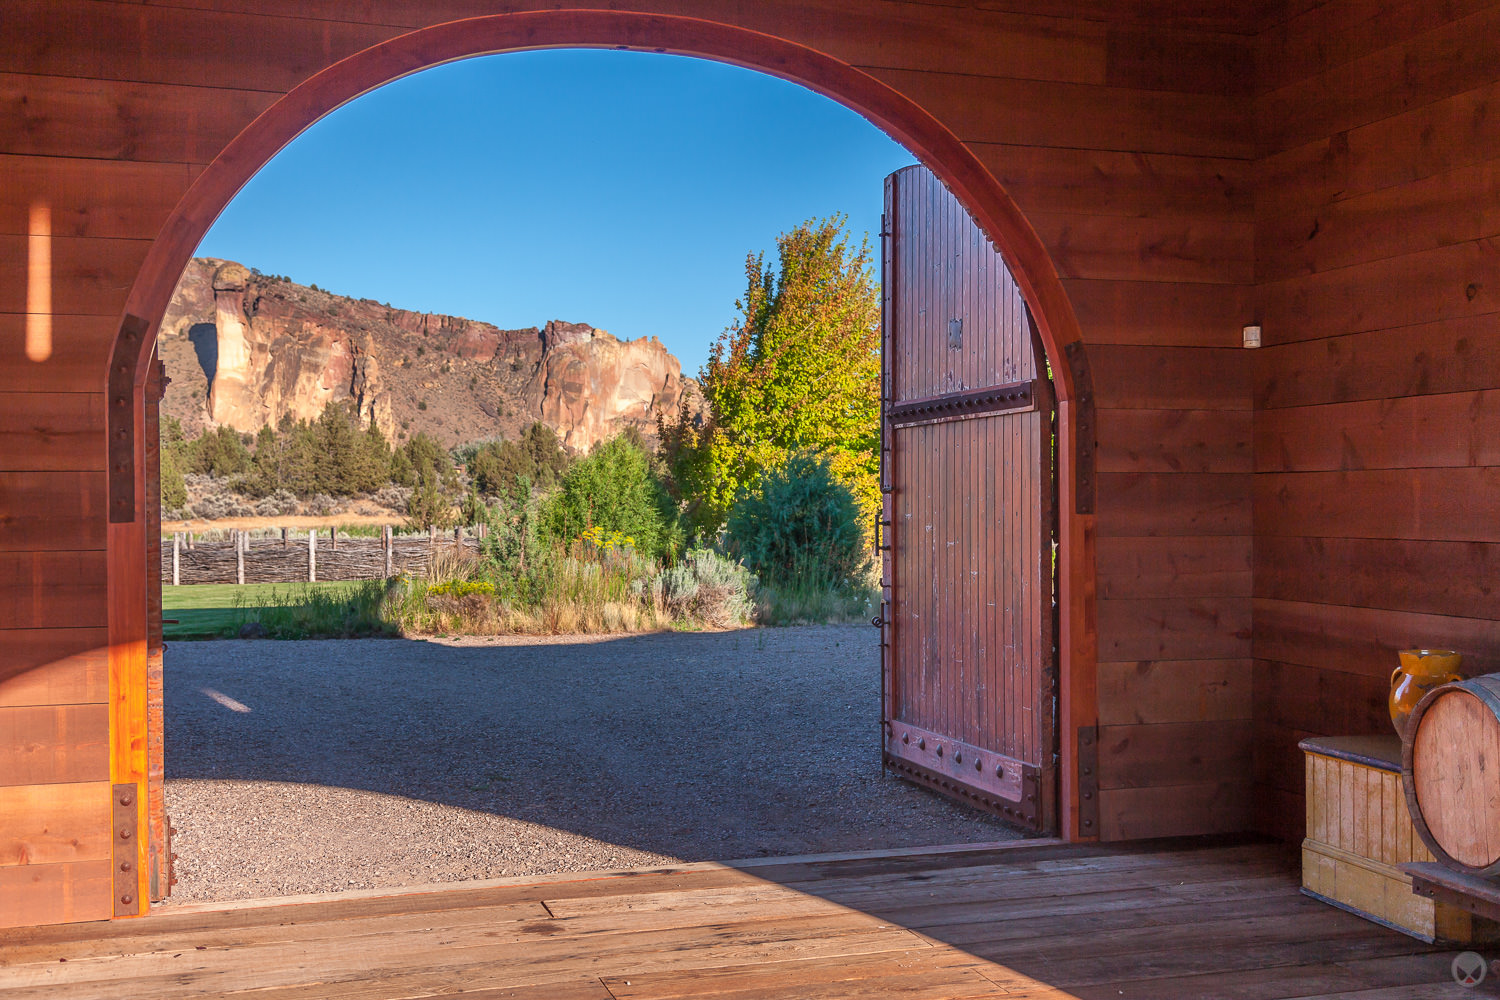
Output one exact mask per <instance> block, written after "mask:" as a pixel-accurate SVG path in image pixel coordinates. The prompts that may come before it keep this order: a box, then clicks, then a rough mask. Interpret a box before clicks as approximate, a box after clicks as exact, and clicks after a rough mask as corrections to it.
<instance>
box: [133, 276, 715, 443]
mask: <svg viewBox="0 0 1500 1000" xmlns="http://www.w3.org/2000/svg"><path fill="white" fill-rule="evenodd" d="M157 343H158V350H159V352H160V356H161V359H162V361H163V362H165V364H166V366H167V374H168V375H169V376H170V377H171V379H172V384H171V385H170V386H169V387H168V389H167V396H166V399H165V400H164V401H163V404H162V406H163V411H164V412H165V413H168V414H170V415H172V416H175V417H177V418H178V419H179V420H181V421H182V423H183V426H184V428H185V429H186V430H187V432H188V433H189V434H190V435H193V434H196V433H198V432H199V431H200V430H202V429H204V428H206V427H213V426H218V425H227V426H229V427H233V428H234V429H236V430H239V431H245V432H249V433H254V432H255V431H257V430H259V429H260V428H261V427H263V426H265V425H266V424H268V423H269V424H276V423H278V422H279V421H280V420H281V419H282V418H283V417H284V416H290V417H292V418H293V419H306V420H315V419H316V418H317V417H318V415H319V414H320V413H322V412H323V408H324V407H325V406H326V405H327V404H328V403H330V402H342V401H348V402H349V403H350V404H351V406H352V407H353V409H354V411H355V412H356V413H358V414H359V416H360V418H361V419H362V420H364V421H374V422H375V423H376V424H377V425H379V427H380V428H381V430H382V431H384V432H385V434H386V435H387V436H388V437H389V438H390V439H391V440H392V441H394V442H398V443H399V442H400V441H401V440H404V439H405V438H407V437H409V436H410V435H412V434H415V433H417V432H418V431H426V432H427V433H429V434H431V435H432V436H433V437H435V438H437V439H438V440H440V441H442V442H443V443H444V444H446V445H450V446H451V445H455V444H460V443H463V442H466V441H475V440H480V439H483V438H491V437H496V436H499V435H502V434H503V435H505V436H507V437H515V436H516V434H517V433H518V432H519V431H520V430H521V428H523V427H525V426H526V425H527V424H530V423H532V422H533V421H537V420H540V421H542V422H543V423H545V424H548V425H549V426H551V427H552V428H553V429H554V430H556V431H557V433H558V434H559V436H560V437H561V438H562V439H563V442H564V443H565V444H566V445H567V446H568V447H570V448H572V449H574V450H577V451H587V450H588V449H589V448H592V447H593V446H594V444H595V443H597V442H599V441H601V440H604V439H605V438H608V437H611V436H612V435H614V434H617V433H619V432H620V431H622V430H625V429H626V428H627V427H635V428H637V429H639V430H641V431H643V432H644V433H646V434H647V435H648V436H650V435H654V434H655V431H656V419H657V416H658V415H659V414H660V415H663V416H666V417H668V418H670V417H672V416H673V415H675V414H676V413H677V412H678V410H679V409H680V407H681V403H682V399H683V396H684V394H685V393H686V394H687V396H688V399H689V405H690V411H691V412H692V413H693V414H697V415H701V413H702V412H703V411H702V404H701V396H700V395H699V394H698V393H697V391H696V390H697V385H696V383H695V382H694V381H693V380H692V379H690V378H685V377H683V375H682V365H681V363H680V362H679V361H678V360H677V358H675V357H674V356H673V355H672V354H671V353H670V352H669V351H667V349H666V348H665V347H663V346H662V345H661V343H660V342H659V341H658V340H657V339H656V338H655V337H650V338H641V339H640V340H631V341H622V340H618V339H616V338H615V337H612V336H610V334H608V333H607V332H605V331H604V330H597V329H595V328H594V327H591V326H589V325H587V324H584V323H564V322H562V321H560V320H553V321H551V322H549V323H547V325H546V326H544V327H541V328H537V327H528V328H526V329H521V330H502V329H500V328H499V327H496V326H494V325H492V324H490V323H483V322H480V321H478V320H472V319H464V318H463V317H459V316H444V315H441V314H437V313H419V312H411V311H409V310H405V309H397V308H393V307H392V306H389V305H386V304H383V303H380V302H375V301H373V300H371V299H351V298H347V297H345V296H342V295H335V294H333V293H331V292H328V291H325V290H323V289H320V288H317V287H316V286H306V285H299V284H297V283H295V282H293V281H289V280H287V279H286V278H281V277H277V276H274V275H264V274H260V273H258V272H256V271H253V270H251V269H250V268H247V267H245V266H244V265H242V264H237V263H235V262H233V261H224V260H215V259H212V258H205V257H195V258H194V259H193V260H192V261H191V262H190V263H189V264H188V267H187V269H186V270H185V271H184V272H183V274H182V278H181V280H180V281H179V282H178V283H177V288H176V290H175V291H174V293H173V295H172V302H171V305H170V306H169V308H168V309H167V314H166V317H165V318H164V319H163V320H162V325H161V330H160V332H159V334H158V341H157Z"/></svg>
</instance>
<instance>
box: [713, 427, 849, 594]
mask: <svg viewBox="0 0 1500 1000" xmlns="http://www.w3.org/2000/svg"><path fill="white" fill-rule="evenodd" d="M727 542H728V548H729V552H730V554H731V555H734V556H737V557H739V558H740V559H742V560H743V561H744V563H745V565H746V566H748V567H749V568H750V570H751V571H752V572H754V573H755V574H756V575H757V576H759V577H760V579H761V580H763V581H764V582H766V583H768V584H770V585H772V586H778V587H779V586H788V585H792V584H797V583H812V584H814V585H821V586H844V585H848V584H851V583H854V582H855V581H856V580H857V579H858V578H859V577H860V576H861V575H862V574H863V573H864V571H865V569H866V567H867V566H868V565H869V552H868V550H867V549H866V547H865V544H864V538H863V534H862V532H861V521H860V517H859V508H858V506H857V505H856V504H855V502H854V496H853V494H852V493H850V492H849V489H848V487H846V486H844V484H843V483H841V482H839V481H838V479H837V477H836V476H835V475H834V472H833V469H832V467H831V464H830V463H829V461H828V457H827V456H826V455H819V454H817V453H816V452H811V451H801V452H796V453H795V454H792V455H790V456H788V458H787V459H786V461H785V462H782V463H781V464H780V465H778V466H777V467H776V468H774V469H771V470H769V471H768V472H766V473H765V475H763V476H761V478H760V480H759V482H757V483H756V484H755V487H754V488H753V489H751V490H749V491H747V492H745V493H744V494H743V495H741V497H740V498H739V500H738V502H736V503H735V505H734V507H733V509H731V510H730V512H729V525H728V531H727Z"/></svg>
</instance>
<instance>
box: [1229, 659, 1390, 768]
mask: <svg viewBox="0 0 1500 1000" xmlns="http://www.w3.org/2000/svg"><path fill="white" fill-rule="evenodd" d="M1389 663H1390V666H1391V667H1392V668H1394V667H1395V665H1396V657H1395V655H1394V654H1393V655H1392V656H1391V657H1390V661H1389ZM1254 669H1255V696H1254V697H1255V718H1256V721H1257V722H1263V723H1266V724H1268V725H1272V726H1279V727H1280V728H1282V729H1287V730H1297V731H1299V732H1303V733H1311V734H1317V735H1319V736H1333V735H1349V734H1358V733H1385V732H1388V731H1390V726H1391V716H1390V711H1389V709H1388V708H1387V707H1386V696H1387V695H1388V694H1389V693H1390V690H1391V688H1390V673H1391V672H1390V670H1383V671H1380V672H1374V671H1372V672H1369V673H1359V674H1355V673H1348V672H1346V671H1341V670H1324V669H1322V668H1320V667H1318V666H1306V665H1303V664H1298V663H1284V662H1281V661H1279V660H1265V659H1257V660H1256V661H1255V668H1254ZM1290 692H1296V694H1297V697H1295V698H1288V697H1284V695H1285V694H1286V693H1290ZM1288 787H1290V786H1288ZM1292 790H1294V791H1295V789H1294V788H1293V789H1292Z"/></svg>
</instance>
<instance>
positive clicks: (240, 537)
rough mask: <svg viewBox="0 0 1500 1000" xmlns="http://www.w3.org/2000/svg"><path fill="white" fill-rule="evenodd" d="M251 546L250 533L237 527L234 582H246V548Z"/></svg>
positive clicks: (235, 534)
mask: <svg viewBox="0 0 1500 1000" xmlns="http://www.w3.org/2000/svg"><path fill="white" fill-rule="evenodd" d="M249 547H250V535H249V533H248V532H244V531H239V530H237V529H236V531H235V533H234V582H235V583H238V584H240V585H242V586H243V585H244V583H245V549H247V548H249Z"/></svg>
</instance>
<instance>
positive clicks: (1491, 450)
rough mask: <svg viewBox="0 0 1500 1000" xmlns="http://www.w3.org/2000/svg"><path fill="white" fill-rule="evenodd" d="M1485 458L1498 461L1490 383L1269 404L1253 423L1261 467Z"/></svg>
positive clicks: (1499, 436) (1457, 462)
mask: <svg viewBox="0 0 1500 1000" xmlns="http://www.w3.org/2000/svg"><path fill="white" fill-rule="evenodd" d="M1491 378H1493V376H1491ZM1484 465H1500V390H1495V389H1489V390H1483V391H1479V392H1456V393H1443V394H1440V395H1427V396H1402V397H1397V398H1394V399H1381V400H1361V401H1358V402H1350V403H1330V404H1327V405H1323V406H1310V407H1296V408H1286V409H1277V410H1268V411H1266V412H1265V413H1263V414H1260V415H1259V416H1258V417H1257V419H1256V422H1255V467H1256V468H1257V469H1258V470H1259V471H1262V472H1322V471H1332V470H1336V469H1350V470H1353V469H1403V468H1416V467H1419V466H1420V467H1424V468H1437V467H1452V468H1463V467H1470V466H1484Z"/></svg>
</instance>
